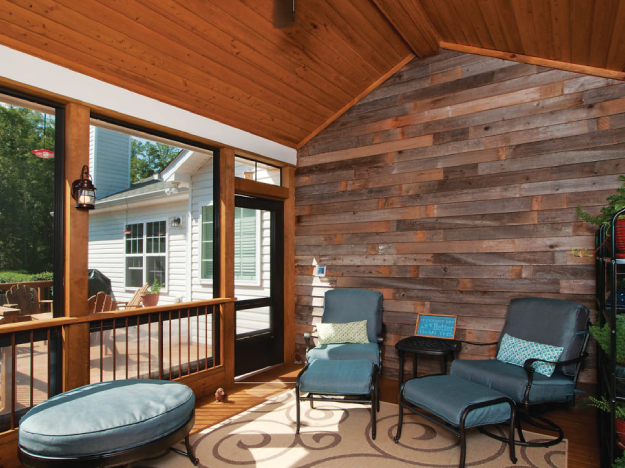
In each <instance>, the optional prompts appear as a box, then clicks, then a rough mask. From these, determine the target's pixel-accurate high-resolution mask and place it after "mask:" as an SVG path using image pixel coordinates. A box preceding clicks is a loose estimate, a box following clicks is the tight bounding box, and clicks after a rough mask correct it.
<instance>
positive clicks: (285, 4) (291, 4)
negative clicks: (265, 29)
mask: <svg viewBox="0 0 625 468" xmlns="http://www.w3.org/2000/svg"><path fill="white" fill-rule="evenodd" d="M294 21H295V0H274V1H273V25H274V27H276V28H288V27H289V26H291V25H292V24H293V22H294Z"/></svg>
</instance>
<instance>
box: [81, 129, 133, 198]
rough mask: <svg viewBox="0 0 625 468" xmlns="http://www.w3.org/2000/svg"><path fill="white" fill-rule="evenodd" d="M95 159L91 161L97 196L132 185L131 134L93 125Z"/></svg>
mask: <svg viewBox="0 0 625 468" xmlns="http://www.w3.org/2000/svg"><path fill="white" fill-rule="evenodd" d="M90 146H92V147H93V149H92V151H93V158H94V159H93V161H90V163H91V164H90V167H91V176H92V177H93V185H95V187H96V189H97V191H96V196H97V198H104V197H106V196H108V195H111V194H113V193H117V192H120V191H122V190H125V189H127V188H129V187H130V136H129V135H126V134H124V133H119V132H113V131H111V130H107V129H104V128H100V127H93V126H92V127H91V142H90Z"/></svg>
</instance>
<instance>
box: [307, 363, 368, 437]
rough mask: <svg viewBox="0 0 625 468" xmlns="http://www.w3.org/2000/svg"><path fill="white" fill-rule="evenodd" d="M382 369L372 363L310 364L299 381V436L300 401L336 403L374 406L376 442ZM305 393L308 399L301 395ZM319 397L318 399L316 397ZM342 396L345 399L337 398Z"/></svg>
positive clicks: (311, 403)
mask: <svg viewBox="0 0 625 468" xmlns="http://www.w3.org/2000/svg"><path fill="white" fill-rule="evenodd" d="M377 376H378V366H376V365H375V364H373V363H372V362H371V361H369V360H366V359H362V360H334V361H333V360H325V359H317V360H315V361H313V362H312V363H310V364H307V365H306V366H305V367H304V368H303V369H302V370H301V371H300V373H299V375H298V376H297V380H296V382H295V404H296V415H297V421H296V423H297V428H296V434H299V426H300V409H299V407H300V401H310V406H311V408H312V405H313V402H314V401H336V402H341V403H360V404H370V405H371V438H372V439H374V440H375V435H376V427H375V423H376V418H375V413H376V410H377V411H379V408H377V392H378V388H377V381H378V378H377ZM301 392H303V393H307V396H301V394H300V393H301ZM315 395H317V396H315ZM336 397H342V398H336Z"/></svg>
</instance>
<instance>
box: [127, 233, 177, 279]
mask: <svg viewBox="0 0 625 468" xmlns="http://www.w3.org/2000/svg"><path fill="white" fill-rule="evenodd" d="M166 229H167V225H166V223H165V221H155V222H149V223H137V224H128V225H127V226H126V287H127V288H140V287H141V286H142V285H144V284H145V283H148V284H152V283H154V280H155V279H158V281H159V283H161V284H164V283H165V268H166V265H167V259H166V254H167V231H166Z"/></svg>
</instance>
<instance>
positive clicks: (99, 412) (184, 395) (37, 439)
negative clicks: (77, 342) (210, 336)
mask: <svg viewBox="0 0 625 468" xmlns="http://www.w3.org/2000/svg"><path fill="white" fill-rule="evenodd" d="M194 411H195V396H194V395H193V392H192V391H191V389H190V388H189V387H187V386H186V385H182V384H179V383H176V382H168V381H161V380H146V379H129V380H116V381H113V382H102V383H97V384H93V385H86V386H84V387H80V388H77V389H74V390H71V391H69V392H65V393H61V394H60V395H56V396H54V397H52V398H50V399H49V400H46V401H44V402H43V403H41V404H40V405H38V406H35V407H34V408H32V409H31V410H30V411H29V412H28V413H27V414H26V415H25V416H24V417H23V418H22V420H21V421H20V427H19V432H18V455H19V458H20V461H21V462H22V463H23V464H24V465H26V466H29V467H33V468H38V467H59V468H60V467H64V468H71V467H107V466H119V465H125V464H128V463H131V462H133V461H137V460H142V459H145V458H153V457H156V456H159V455H161V454H163V453H165V452H167V451H168V450H169V449H170V447H171V446H172V445H173V444H175V443H177V442H179V441H180V440H181V439H185V445H186V448H187V453H184V452H181V451H178V450H175V449H172V450H175V451H177V452H179V453H182V454H184V455H187V456H188V457H189V459H190V460H191V461H192V462H193V464H194V465H197V463H198V460H197V459H196V458H195V456H194V454H193V451H192V450H191V446H190V444H189V431H190V430H191V428H192V427H193V423H194V419H195V418H194Z"/></svg>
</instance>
